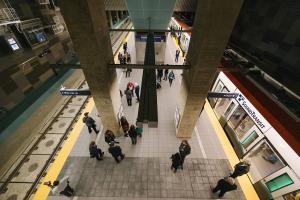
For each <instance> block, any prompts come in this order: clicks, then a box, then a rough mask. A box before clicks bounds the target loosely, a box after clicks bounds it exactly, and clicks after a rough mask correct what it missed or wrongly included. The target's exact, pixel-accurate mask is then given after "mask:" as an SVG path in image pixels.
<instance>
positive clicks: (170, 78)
mask: <svg viewBox="0 0 300 200" xmlns="http://www.w3.org/2000/svg"><path fill="white" fill-rule="evenodd" d="M168 78H169V83H170V87H171V86H172V82H173V80H174V79H175V74H174V72H173V70H172V71H171V72H170V73H169V75H168Z"/></svg>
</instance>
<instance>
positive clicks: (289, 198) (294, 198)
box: [283, 190, 300, 200]
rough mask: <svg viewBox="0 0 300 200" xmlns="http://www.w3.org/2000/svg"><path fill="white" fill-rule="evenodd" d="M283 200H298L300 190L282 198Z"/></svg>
mask: <svg viewBox="0 0 300 200" xmlns="http://www.w3.org/2000/svg"><path fill="white" fill-rule="evenodd" d="M283 198H284V199H285V200H298V199H300V190H297V191H294V192H291V193H289V194H286V195H284V196H283Z"/></svg>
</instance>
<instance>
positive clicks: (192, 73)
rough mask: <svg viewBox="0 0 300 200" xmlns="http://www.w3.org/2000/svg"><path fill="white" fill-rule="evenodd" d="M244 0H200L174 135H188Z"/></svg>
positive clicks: (192, 128)
mask: <svg viewBox="0 0 300 200" xmlns="http://www.w3.org/2000/svg"><path fill="white" fill-rule="evenodd" d="M242 3H243V0H227V1H220V0H199V1H198V6H197V10H196V17H195V22H194V25H193V32H192V38H191V43H190V47H189V50H188V54H187V62H188V63H189V64H191V69H189V70H185V71H184V73H183V81H182V85H181V88H180V94H179V98H178V103H177V105H178V108H179V113H180V116H181V120H180V122H179V127H178V129H177V130H176V136H177V137H191V135H192V133H193V130H194V127H195V125H196V122H197V120H198V118H199V115H200V112H201V110H202V107H203V105H204V103H205V98H206V96H207V92H208V91H209V89H210V87H211V84H212V81H213V79H214V76H215V73H216V70H217V66H218V64H219V62H220V59H221V56H222V55H223V51H224V49H225V47H226V44H227V42H228V39H229V37H230V34H231V32H232V29H233V27H234V24H235V21H236V18H237V16H238V14H239V12H240V8H241V6H242Z"/></svg>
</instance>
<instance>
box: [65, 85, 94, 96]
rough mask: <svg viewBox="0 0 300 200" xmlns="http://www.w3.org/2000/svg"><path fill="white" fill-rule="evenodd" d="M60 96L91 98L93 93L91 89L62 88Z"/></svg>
mask: <svg viewBox="0 0 300 200" xmlns="http://www.w3.org/2000/svg"><path fill="white" fill-rule="evenodd" d="M59 92H60V94H61V95H63V96H89V95H91V91H90V90H89V89H66V88H65V87H63V86H62V87H61V89H60V90H59Z"/></svg>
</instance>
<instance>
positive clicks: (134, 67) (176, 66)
mask: <svg viewBox="0 0 300 200" xmlns="http://www.w3.org/2000/svg"><path fill="white" fill-rule="evenodd" d="M109 68H111V69H117V68H119V69H126V68H129V69H189V68H190V65H140V64H126V65H124V64H109Z"/></svg>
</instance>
